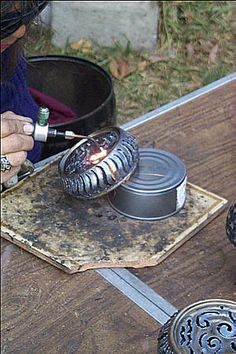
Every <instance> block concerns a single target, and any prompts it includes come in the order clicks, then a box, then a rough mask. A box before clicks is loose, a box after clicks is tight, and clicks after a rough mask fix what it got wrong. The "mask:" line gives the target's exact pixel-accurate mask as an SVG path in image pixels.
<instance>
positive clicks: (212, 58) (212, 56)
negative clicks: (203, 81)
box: [208, 44, 219, 64]
mask: <svg viewBox="0 0 236 354" xmlns="http://www.w3.org/2000/svg"><path fill="white" fill-rule="evenodd" d="M218 50H219V46H218V44H216V45H214V47H213V48H212V49H211V50H210V53H209V57H208V64H214V63H215V62H216V59H217V54H218Z"/></svg>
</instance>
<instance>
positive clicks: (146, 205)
mask: <svg viewBox="0 0 236 354" xmlns="http://www.w3.org/2000/svg"><path fill="white" fill-rule="evenodd" d="M186 182H187V174H186V167H185V164H184V162H183V161H182V160H181V159H180V158H179V157H178V156H176V155H175V154H173V153H171V152H168V151H165V150H161V149H153V148H141V149H139V163H138V165H137V168H136V170H135V172H134V174H133V175H132V176H131V177H130V179H129V180H128V181H127V182H126V183H123V184H122V185H120V186H119V187H118V188H116V189H115V190H113V191H112V192H110V193H109V195H108V199H109V201H110V203H111V205H112V207H113V208H114V209H115V210H117V211H118V212H120V213H121V214H123V215H125V216H128V217H131V218H134V219H140V220H158V219H163V218H166V217H168V216H171V215H174V214H176V213H177V212H179V211H180V209H181V208H182V207H183V205H184V203H185V199H186Z"/></svg>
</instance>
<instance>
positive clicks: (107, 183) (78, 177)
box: [59, 127, 139, 199]
mask: <svg viewBox="0 0 236 354" xmlns="http://www.w3.org/2000/svg"><path fill="white" fill-rule="evenodd" d="M90 136H91V137H93V139H94V140H95V141H96V143H97V145H96V144H95V143H94V142H93V141H91V140H86V139H83V140H81V141H80V142H79V143H77V144H76V145H75V146H74V147H73V148H72V149H70V150H69V151H68V152H67V153H66V154H65V155H64V156H63V158H62V159H61V161H60V162H59V173H60V175H61V179H62V183H63V187H64V190H65V191H66V192H67V193H69V194H70V195H72V196H73V197H76V198H79V199H93V198H96V197H99V196H101V195H103V194H105V193H108V192H110V191H111V190H113V189H114V188H116V187H117V186H119V185H120V184H121V183H123V182H124V181H125V180H127V179H128V178H129V177H130V176H131V174H132V173H133V172H134V170H135V168H136V166H137V163H138V158H139V153H138V145H137V142H136V139H135V137H134V136H133V135H131V134H130V133H128V132H126V131H124V130H123V129H121V128H118V127H111V128H107V129H102V130H100V131H98V132H96V133H94V134H90ZM98 148H100V149H102V150H100V151H102V152H103V151H105V152H106V155H105V156H103V157H101V158H98V159H97V160H96V159H95V162H94V161H93V162H91V161H92V158H93V157H94V156H97V153H98V152H99V149H98ZM99 153H100V152H99Z"/></svg>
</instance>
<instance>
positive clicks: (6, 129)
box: [1, 118, 34, 138]
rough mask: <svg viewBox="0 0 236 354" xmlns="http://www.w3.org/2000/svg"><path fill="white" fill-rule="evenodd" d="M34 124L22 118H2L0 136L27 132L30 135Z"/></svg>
mask: <svg viewBox="0 0 236 354" xmlns="http://www.w3.org/2000/svg"><path fill="white" fill-rule="evenodd" d="M33 131H34V126H33V125H32V124H31V123H29V122H26V121H24V120H18V119H8V118H4V119H2V121H1V138H5V137H7V136H9V135H11V134H24V135H25V134H28V135H31V134H32V133H33Z"/></svg>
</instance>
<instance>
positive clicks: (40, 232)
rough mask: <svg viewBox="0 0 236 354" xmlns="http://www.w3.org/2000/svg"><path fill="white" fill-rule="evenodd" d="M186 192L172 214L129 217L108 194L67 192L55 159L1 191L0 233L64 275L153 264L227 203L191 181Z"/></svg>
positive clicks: (175, 247)
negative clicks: (156, 217) (85, 195)
mask: <svg viewBox="0 0 236 354" xmlns="http://www.w3.org/2000/svg"><path fill="white" fill-rule="evenodd" d="M186 194H187V198H186V202H185V205H184V207H183V208H182V210H181V211H180V212H179V213H177V214H176V215H174V216H172V217H170V218H166V219H163V220H158V221H152V222H151V221H140V220H134V219H131V218H127V217H124V216H122V215H120V214H119V213H118V212H116V211H114V210H113V208H112V207H111V206H110V203H109V202H108V200H107V197H103V198H97V199H95V200H91V201H88V200H87V201H83V200H82V201H81V200H77V199H74V198H72V197H71V196H68V195H66V194H65V193H64V192H63V189H62V183H61V181H60V177H59V175H58V160H57V161H55V162H54V163H52V164H50V165H48V166H46V167H45V168H44V169H43V170H42V171H40V172H38V173H36V174H35V175H34V176H32V177H30V178H28V180H26V181H23V182H21V183H20V184H19V185H17V187H15V188H13V189H12V190H9V191H6V192H5V193H4V196H3V198H2V226H1V228H2V230H3V231H4V232H3V233H2V236H3V237H5V238H6V239H8V240H9V241H12V242H13V243H16V244H17V245H19V246H20V247H22V248H24V249H25V250H27V251H29V252H31V253H33V254H35V255H36V256H38V257H40V258H42V259H44V260H45V261H47V262H49V263H51V264H52V265H54V266H56V267H59V268H60V269H62V270H64V271H66V272H69V273H76V272H78V271H85V270H87V269H92V268H102V267H110V268H111V267H135V268H139V267H145V266H154V265H156V264H158V263H160V262H161V261H162V260H163V259H165V258H166V257H168V256H169V255H170V254H171V253H172V252H173V251H174V250H175V249H177V248H178V247H180V246H181V245H182V244H183V243H184V242H186V240H188V239H189V238H190V237H192V236H193V235H194V234H195V233H196V232H197V231H199V230H200V229H201V228H202V227H203V226H204V225H206V224H207V223H208V222H210V221H211V220H212V219H213V218H215V217H216V216H217V214H219V212H220V211H221V209H222V208H223V207H224V206H225V204H226V203H227V201H226V200H225V199H222V198H220V197H218V196H217V195H214V194H211V193H209V192H207V191H205V190H202V189H201V188H199V187H197V186H195V185H191V184H188V185H187V193H186ZM13 200H14V202H12V201H13Z"/></svg>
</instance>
